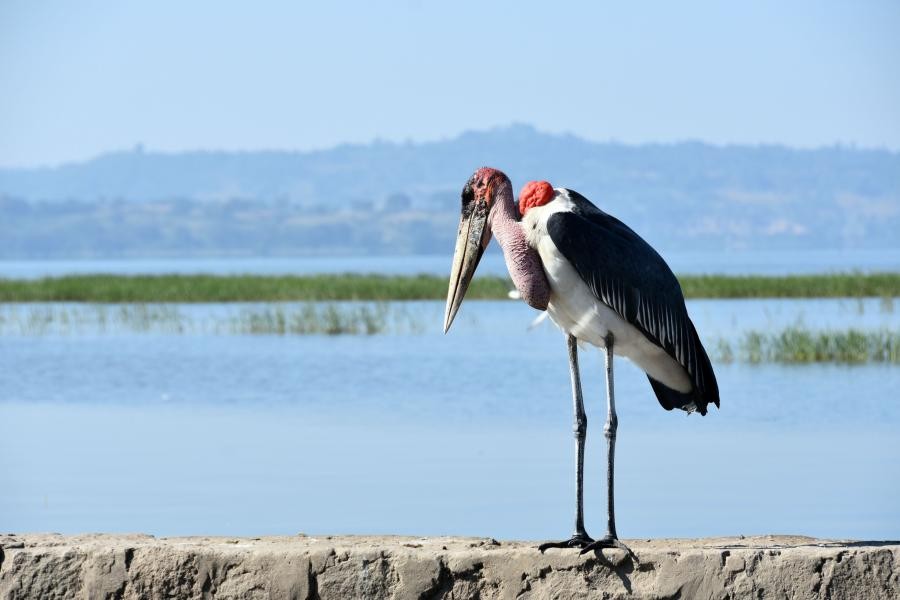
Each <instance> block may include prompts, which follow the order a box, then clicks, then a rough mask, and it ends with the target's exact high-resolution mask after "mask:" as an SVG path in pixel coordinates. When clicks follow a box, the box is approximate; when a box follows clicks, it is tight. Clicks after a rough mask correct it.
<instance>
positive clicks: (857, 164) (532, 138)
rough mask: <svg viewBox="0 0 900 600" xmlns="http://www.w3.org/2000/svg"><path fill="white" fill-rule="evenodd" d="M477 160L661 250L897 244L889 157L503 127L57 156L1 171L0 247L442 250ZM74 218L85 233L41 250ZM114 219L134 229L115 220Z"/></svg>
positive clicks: (898, 169)
mask: <svg viewBox="0 0 900 600" xmlns="http://www.w3.org/2000/svg"><path fill="white" fill-rule="evenodd" d="M485 164H487V165H491V166H495V167H498V168H501V169H503V170H504V171H505V172H506V173H507V174H508V175H509V176H510V178H511V179H512V180H513V184H514V186H515V187H516V189H518V187H520V186H521V185H522V184H524V183H525V182H526V181H527V180H531V179H547V180H548V181H550V182H551V183H553V184H554V185H557V186H563V187H570V188H573V189H577V190H578V191H580V192H582V193H583V194H585V195H586V196H587V197H589V198H591V199H592V200H593V201H594V202H595V203H596V204H598V205H599V206H600V207H601V208H604V209H605V210H607V211H609V212H611V213H612V214H615V215H617V216H619V217H620V218H622V219H623V220H625V221H626V222H628V223H630V224H632V226H634V227H635V229H637V230H638V231H639V232H640V233H642V234H643V235H645V237H648V239H650V240H651V241H652V242H655V243H658V244H661V245H663V246H667V245H669V246H677V247H679V248H685V249H692V250H695V249H710V250H715V249H717V248H753V247H757V246H759V247H762V246H765V247H769V246H771V245H773V244H774V245H775V246H776V247H777V246H784V247H804V248H806V247H887V246H891V247H895V246H897V245H898V244H900V240H898V237H900V235H898V233H897V232H898V231H900V153H895V152H889V151H882V150H860V149H855V148H847V147H833V148H822V149H815V150H799V149H790V148H784V147H778V146H725V147H719V146H711V145H708V144H703V143H699V142H684V143H677V144H666V145H662V144H659V145H639V146H634V145H624V144H618V143H595V142H589V141H586V140H583V139H580V138H578V137H575V136H572V135H553V134H547V133H542V132H539V131H536V130H535V129H534V128H532V127H529V126H526V125H513V126H509V127H503V128H497V129H492V130H489V131H478V132H468V133H464V134H462V135H460V136H458V137H456V138H453V139H449V140H444V141H436V142H428V143H416V144H414V143H406V144H402V143H386V142H375V143H372V144H368V145H344V146H338V147H336V148H332V149H329V150H321V151H313V152H284V151H271V152H185V153H178V154H163V153H157V152H146V151H143V150H142V149H140V148H137V149H135V150H134V151H129V152H114V153H110V154H105V155H102V156H99V157H97V158H94V159H92V160H89V161H85V162H81V163H71V164H65V165H62V166H59V167H43V168H34V169H0V218H2V219H3V220H2V222H0V241H5V243H4V244H3V245H2V246H0V256H3V255H15V256H23V255H25V256H28V255H33V254H37V255H48V253H49V255H54V256H55V255H59V254H63V255H68V254H69V253H71V252H75V253H76V254H77V255H82V254H87V255H92V256H94V255H107V254H110V253H112V254H120V253H125V254H129V255H130V254H135V253H136V254H144V253H150V254H159V253H163V254H166V253H173V252H174V253H187V254H194V253H197V252H199V253H203V254H209V253H212V254H215V253H218V252H222V253H235V252H236V253H241V254H256V253H271V252H277V253H287V254H292V253H301V254H306V253H310V252H320V251H329V252H330V251H337V250H340V251H344V252H348V253H349V252H386V253H404V252H421V251H444V250H445V249H446V248H445V244H446V242H447V240H448V239H450V238H452V235H453V234H454V233H455V231H454V226H455V225H454V223H453V221H454V219H455V218H456V216H455V211H456V210H457V204H458V193H459V189H460V188H461V187H462V185H463V183H465V181H466V179H467V177H468V176H469V175H470V174H471V173H472V171H473V170H474V169H475V168H476V167H478V166H481V165H485ZM60 205H66V206H68V207H69V208H68V209H67V211H68V213H67V214H68V215H69V216H68V217H66V219H68V220H66V219H62V220H60V219H61V217H60V216H59V214H60V213H59V211H57V210H54V208H53V207H54V206H60ZM135 205H141V207H140V209H138V207H137V206H135ZM128 206H131V208H130V209H129V208H127V207H128ZM238 206H242V207H244V208H243V209H241V210H238V209H237V208H236V207H238ZM101 207H104V208H102V210H101ZM152 207H156V208H155V209H153V208H152ZM227 207H230V208H227ZM266 207H268V208H266ZM272 207H275V208H272ZM276 209H277V210H276ZM265 210H270V212H271V210H276V212H278V211H280V212H278V217H277V219H278V220H277V221H272V222H271V223H270V222H268V221H266V218H268V217H265V216H264V214H263V213H265ZM98 211H99V212H98ZM142 211H143V213H142ZM223 211H224V212H223ZM241 211H243V212H241ZM63 212H65V211H63ZM144 213H146V214H145V217H146V218H145V219H144V220H143V221H142V222H135V220H134V219H135V215H136V214H144ZM225 213H227V214H225ZM251 213H252V215H255V216H248V215H251ZM339 214H340V215H343V216H338V215H339ZM78 215H81V216H80V218H79V216H78ZM166 215H168V216H166ZM229 215H230V216H229ZM241 215H243V216H241ZM329 215H331V217H329ZM366 215H370V216H371V218H364V217H365V216H366ZM271 218H272V219H276V217H271ZM360 218H363V220H364V221H366V224H365V226H367V227H368V230H365V229H360V228H361V227H364V225H363V224H359V223H357V221H359V220H360ZM79 219H80V220H79ZM235 219H236V220H235ZM258 219H262V220H258ZM104 220H109V223H107V225H108V227H107V226H106V225H104V222H105V221H104ZM254 222H255V226H254ZM54 223H55V224H54ZM79 223H80V225H81V227H82V230H84V228H87V229H89V230H92V231H93V234H92V235H93V237H92V238H90V239H84V238H83V236H82V238H80V242H79V243H78V244H76V245H75V246H72V245H71V244H62V245H58V247H57V246H54V244H53V243H52V240H53V239H54V238H56V237H59V236H62V237H66V236H69V235H75V231H74V230H70V228H74V227H76V226H78V225H79ZM115 223H118V225H115ZM289 223H294V224H295V225H296V227H295V228H294V229H290V227H288V229H289V230H290V231H284V237H283V238H282V239H281V240H280V241H279V242H278V243H277V244H276V245H275V246H274V247H273V246H272V245H271V244H270V243H269V242H271V237H270V234H271V232H272V228H273V226H274V225H279V226H280V227H281V228H282V229H283V228H284V227H286V226H288V224H289ZM342 224H343V225H342ZM342 226H343V227H344V228H345V231H344V232H343V233H341V231H340V228H341V227H342ZM122 227H124V228H125V230H126V231H127V230H128V228H129V227H133V228H134V233H135V234H136V235H137V237H143V240H144V241H143V242H141V243H138V242H137V240H136V239H135V240H134V241H133V242H132V241H129V240H131V239H132V238H133V237H135V236H128V235H124V234H123V233H122V232H121V231H115V229H116V228H119V229H121V228H122ZM235 227H238V228H239V229H240V231H241V232H242V233H241V235H240V236H238V237H239V238H240V239H241V240H243V241H242V242H240V244H238V246H234V245H233V244H234V242H233V238H234V235H232V234H233V233H234V231H233V230H234V228H235ZM254 227H256V228H258V229H260V231H259V233H258V234H256V233H254V231H255V229H254ZM223 228H224V229H223ZM276 229H277V228H276ZM445 229H446V230H445ZM226 231H232V233H231V234H228V233H226ZM325 231H330V232H331V233H330V234H328V235H327V236H326V235H325V234H324V233H323V232H325ZM51 232H52V235H51ZM166 232H168V233H166ZM111 233H115V234H116V236H117V238H116V239H117V240H118V241H116V242H115V243H111V242H110V240H109V239H108V238H109V235H110V234H111ZM336 236H337V237H336ZM410 236H412V237H410ZM39 239H42V240H43V242H41V243H39V244H35V243H34V241H35V240H39ZM293 239H296V241H292V240H293ZM340 239H343V240H344V241H343V242H341V241H340ZM154 240H155V241H154ZM229 240H231V241H229ZM316 240H318V241H316ZM323 241H325V242H327V245H325V246H323V245H322V242H323ZM48 244H49V245H48ZM12 248H15V249H12ZM67 248H68V249H67Z"/></svg>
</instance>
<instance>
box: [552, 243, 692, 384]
mask: <svg viewBox="0 0 900 600" xmlns="http://www.w3.org/2000/svg"><path fill="white" fill-rule="evenodd" d="M537 251H538V253H539V254H540V256H541V261H542V262H543V263H544V271H545V273H546V274H547V279H548V280H549V281H550V287H551V289H552V290H553V293H552V295H551V296H550V304H549V305H548V306H547V312H548V313H549V315H550V318H551V319H553V322H554V323H556V324H557V325H558V326H559V327H560V328H561V329H562V330H563V331H565V332H566V333H569V334H571V335H574V336H575V337H576V338H577V339H579V340H581V341H584V342H588V343H590V344H593V345H594V346H597V347H600V348H605V347H606V341H605V340H606V336H607V334H608V333H612V334H613V338H614V344H613V352H614V354H619V355H621V356H625V357H626V358H628V359H630V360H631V361H632V362H634V363H635V364H637V365H638V366H639V367H640V368H641V369H643V371H644V372H645V373H647V374H648V375H650V376H651V377H653V379H656V380H657V381H659V382H660V383H663V384H664V385H666V386H668V387H670V388H672V389H674V390H676V391H679V392H682V393H687V392H690V391H691V389H692V388H693V385H692V383H691V380H690V378H689V377H688V374H687V372H686V371H685V369H684V367H682V366H681V365H680V364H678V361H676V360H675V359H674V358H672V357H671V356H669V355H668V354H666V351H665V350H663V349H662V348H660V347H659V346H657V345H656V344H654V343H653V342H651V341H650V340H648V339H647V337H646V336H644V334H643V333H641V332H640V331H639V330H638V329H637V328H636V327H634V326H633V325H631V324H630V323H628V322H627V321H626V320H625V319H623V318H622V317H620V316H619V315H618V313H616V312H615V311H614V310H612V309H611V308H609V307H608V306H606V305H605V304H603V303H602V302H600V301H599V300H598V299H597V298H596V296H594V294H593V292H591V290H590V288H588V286H587V284H585V282H584V280H583V279H581V277H580V276H579V275H578V273H577V272H576V271H575V269H574V268H573V267H572V265H571V263H569V261H568V260H566V259H565V258H564V257H563V256H562V254H561V253H560V252H559V250H557V248H556V245H555V244H554V243H553V241H552V240H551V239H550V236H548V235H543V236H541V237H540V240H539V242H538V244H537Z"/></svg>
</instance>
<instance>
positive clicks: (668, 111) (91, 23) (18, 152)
mask: <svg viewBox="0 0 900 600" xmlns="http://www.w3.org/2000/svg"><path fill="white" fill-rule="evenodd" d="M551 4H552V6H551ZM898 31H900V2H896V1H894V0H886V1H880V0H872V1H860V2H848V1H829V0H821V1H806V0H799V1H796V2H782V1H769V0H763V1H756V2H744V3H736V2H730V3H726V2H703V1H690V0H687V1H684V2H641V1H638V2H627V3H625V2H621V3H612V2H556V3H549V2H546V1H534V2H532V1H517V2H513V1H496V2H474V1H472V2H470V1H456V2H425V1H408V0H407V1H397V2H371V1H369V2H347V1H334V2H318V3H312V2H273V1H265V0H261V1H257V2H253V3H243V2H217V1H207V0H196V1H192V2H181V1H174V2H171V1H168V0H157V1H147V2H134V1H129V0H122V1H112V0H110V1H108V2H94V1H91V0H85V1H81V2H77V3H76V2H66V1H53V0H48V1H46V2H32V1H28V0H25V1H19V0H0V166H4V167H14V166H38V165H54V164H60V163H63V162H67V161H73V160H84V159H87V158H90V157H92V156H95V155H97V154H100V153H103V152H108V151H112V150H119V149H127V148H132V147H134V146H135V145H137V144H143V145H144V147H145V148H148V149H152V150H159V151H167V152H175V151H182V150H192V149H210V150H211V149H224V150H256V149H290V150H311V149H317V148H327V147H331V146H334V145H337V144H342V143H367V142H370V141H372V140H374V139H381V140H389V141H407V140H412V141H428V140H437V139H444V138H448V137H453V136H455V135H458V134H459V133H461V132H463V131H466V130H472V129H487V128H491V127H497V126H503V125H507V124H510V123H527V124H531V125H534V126H535V127H537V128H538V129H540V130H542V131H547V132H567V133H572V134H575V135H578V136H580V137H583V138H586V139H590V140H598V141H605V140H617V141H621V142H628V143H644V142H675V141H681V140H686V139H691V140H701V141H706V142H710V143H715V144H731V143H749V144H757V143H777V144H784V145H789V146H799V147H815V146H823V145H833V144H836V143H841V144H851V145H857V146H862V147H876V148H888V149H892V150H900V35H898Z"/></svg>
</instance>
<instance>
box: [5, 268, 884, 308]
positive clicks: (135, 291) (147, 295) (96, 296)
mask: <svg viewBox="0 0 900 600" xmlns="http://www.w3.org/2000/svg"><path fill="white" fill-rule="evenodd" d="M679 280H680V281H681V286H682V289H683V291H684V293H685V296H686V297H688V298H813V297H816V298H836V297H855V298H863V297H881V298H884V299H885V300H884V302H885V306H886V307H887V306H890V307H891V308H892V307H893V300H892V299H893V298H894V297H900V273H871V274H863V273H838V274H827V275H789V276H780V277H762V276H725V275H688V276H682V277H680V278H679ZM511 289H512V283H511V282H510V281H509V279H508V278H506V277H496V276H476V277H475V279H474V280H473V282H472V285H471V287H470V288H469V291H468V293H467V294H466V297H467V298H470V299H506V298H507V297H508V292H509V290H511ZM446 295H447V278H446V277H438V276H434V275H411V276H406V275H397V276H391V275H357V274H344V275H302V276H299V275H298V276H293V275H284V276H281V275H279V276H274V275H222V276H220V275H133V276H132V275H72V276H65V277H49V278H44V279H35V280H23V279H0V302H106V303H166V302H182V303H191V302H287V301H338V300H370V301H387V300H442V299H444V298H446Z"/></svg>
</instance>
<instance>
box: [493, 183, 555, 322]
mask: <svg viewBox="0 0 900 600" xmlns="http://www.w3.org/2000/svg"><path fill="white" fill-rule="evenodd" d="M504 179H506V178H505V177H504ZM490 219H491V220H490V223H491V233H492V234H493V235H494V237H495V238H497V242H498V243H499V244H500V247H501V248H502V249H503V258H504V259H505V260H506V268H507V269H508V270H509V276H510V277H511V278H512V281H513V284H515V286H516V289H517V290H519V294H521V296H522V300H524V301H525V302H526V303H527V304H528V305H529V306H531V307H532V308H536V309H538V310H546V308H547V304H548V303H549V302H550V283H549V282H548V281H547V276H546V275H545V274H544V267H543V264H542V263H541V257H540V255H539V254H538V253H537V250H535V249H534V248H532V247H531V246H529V245H528V242H527V241H526V239H525V232H524V231H523V230H522V224H521V223H520V222H519V213H518V209H517V207H516V202H515V199H514V198H513V193H512V184H510V182H509V180H508V179H506V181H503V182H502V183H501V184H500V186H499V188H498V189H497V191H496V192H495V194H494V206H493V207H492V208H491V215H490Z"/></svg>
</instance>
